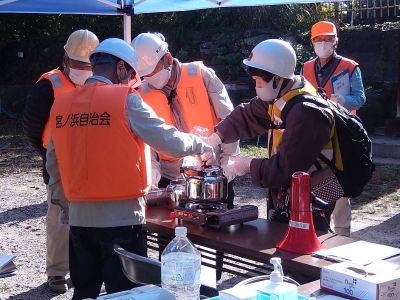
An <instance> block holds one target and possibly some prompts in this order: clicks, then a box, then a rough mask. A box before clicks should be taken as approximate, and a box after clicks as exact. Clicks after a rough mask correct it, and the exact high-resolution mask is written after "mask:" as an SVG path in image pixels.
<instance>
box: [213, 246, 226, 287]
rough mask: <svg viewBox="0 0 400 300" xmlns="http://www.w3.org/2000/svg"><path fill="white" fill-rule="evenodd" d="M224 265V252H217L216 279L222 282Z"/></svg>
mask: <svg viewBox="0 0 400 300" xmlns="http://www.w3.org/2000/svg"><path fill="white" fill-rule="evenodd" d="M223 265H224V252H221V251H217V252H216V254H215V278H216V280H217V281H218V280H220V279H221V277H222V267H223Z"/></svg>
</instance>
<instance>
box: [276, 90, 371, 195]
mask: <svg viewBox="0 0 400 300" xmlns="http://www.w3.org/2000/svg"><path fill="white" fill-rule="evenodd" d="M299 102H311V103H315V104H317V105H318V106H321V104H322V105H323V106H324V107H327V105H328V107H329V109H330V110H331V111H332V113H333V115H334V119H335V128H334V130H335V133H334V137H333V140H332V144H333V150H334V151H333V153H334V157H333V160H329V159H328V158H327V157H325V156H324V155H322V154H320V155H319V157H318V158H319V159H320V160H322V161H323V162H325V163H326V164H327V165H328V166H329V167H330V168H331V169H332V171H333V172H334V173H335V175H336V177H337V179H338V181H339V183H340V185H341V186H342V188H343V191H344V197H349V198H354V197H357V196H359V195H360V194H361V193H362V191H363V189H364V186H365V185H366V184H367V183H368V182H369V181H370V180H371V177H372V173H373V172H374V170H375V165H374V163H373V162H372V147H371V146H372V145H371V140H370V139H369V137H368V134H367V132H366V130H365V129H364V127H363V125H362V122H361V119H360V118H359V117H357V116H356V115H353V114H351V113H350V112H349V111H348V110H347V109H346V108H344V107H343V106H341V105H339V104H337V103H335V102H333V101H330V100H328V99H323V98H320V97H314V96H311V95H307V94H305V95H298V96H295V97H294V98H293V99H292V100H291V101H289V102H288V103H287V104H286V105H285V107H284V109H283V111H282V114H281V115H282V120H284V117H286V115H287V113H288V112H289V110H290V109H291V108H292V107H293V105H295V104H296V103H299ZM284 122H285V121H284Z"/></svg>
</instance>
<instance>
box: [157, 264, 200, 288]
mask: <svg viewBox="0 0 400 300" xmlns="http://www.w3.org/2000/svg"><path fill="white" fill-rule="evenodd" d="M200 268H201V263H200V260H182V261H179V260H169V261H165V262H164V263H163V266H162V269H161V275H162V282H163V284H164V283H166V284H173V285H186V284H197V283H198V282H200V272H199V271H200Z"/></svg>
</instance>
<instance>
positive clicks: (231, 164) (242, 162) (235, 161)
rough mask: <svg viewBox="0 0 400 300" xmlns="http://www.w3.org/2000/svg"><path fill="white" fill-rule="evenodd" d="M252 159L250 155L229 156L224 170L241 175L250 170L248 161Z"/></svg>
mask: <svg viewBox="0 0 400 300" xmlns="http://www.w3.org/2000/svg"><path fill="white" fill-rule="evenodd" d="M252 159H253V158H252V157H247V156H242V155H235V156H230V157H229V160H228V163H227V165H226V170H227V171H228V172H231V173H233V174H236V175H237V176H243V175H244V174H246V173H249V172H250V163H251V160H252Z"/></svg>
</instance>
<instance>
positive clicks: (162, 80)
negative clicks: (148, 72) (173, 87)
mask: <svg viewBox="0 0 400 300" xmlns="http://www.w3.org/2000/svg"><path fill="white" fill-rule="evenodd" d="M170 77H171V69H162V70H161V71H160V72H158V73H156V74H154V75H153V76H151V77H145V79H146V81H147V82H148V83H149V84H150V85H151V86H153V87H154V88H156V89H157V90H160V89H162V88H163V87H164V86H165V85H166V84H167V82H168V80H169V79H170Z"/></svg>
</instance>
